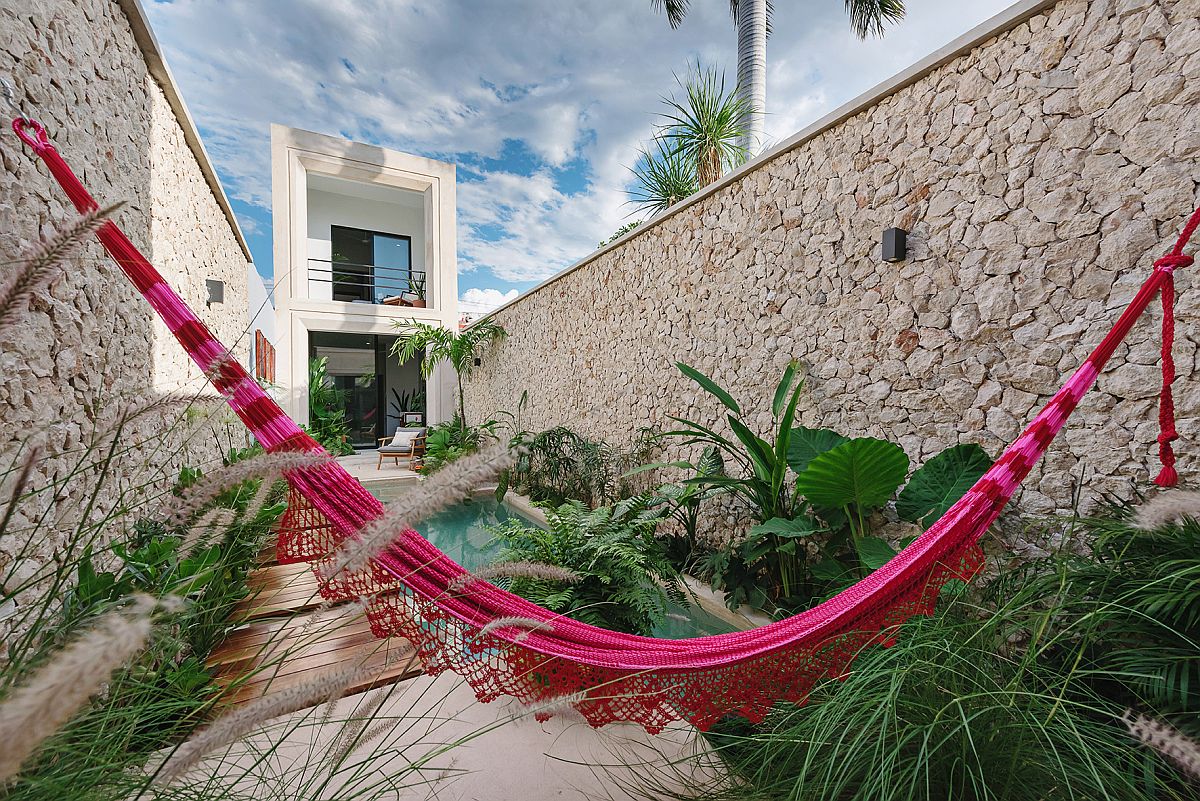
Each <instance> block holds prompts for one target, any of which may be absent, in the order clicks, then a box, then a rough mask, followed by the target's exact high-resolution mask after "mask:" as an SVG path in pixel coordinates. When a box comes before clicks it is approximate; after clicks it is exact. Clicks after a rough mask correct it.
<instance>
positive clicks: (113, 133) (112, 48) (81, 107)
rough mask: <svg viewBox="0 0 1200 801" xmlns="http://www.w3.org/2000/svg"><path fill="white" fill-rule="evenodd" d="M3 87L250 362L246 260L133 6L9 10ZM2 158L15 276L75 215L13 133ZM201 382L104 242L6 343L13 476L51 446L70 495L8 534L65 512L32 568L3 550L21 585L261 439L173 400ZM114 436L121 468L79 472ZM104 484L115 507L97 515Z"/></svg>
mask: <svg viewBox="0 0 1200 801" xmlns="http://www.w3.org/2000/svg"><path fill="white" fill-rule="evenodd" d="M0 76H3V77H5V78H8V79H9V80H10V81H12V83H13V84H15V85H16V87H17V89H18V93H19V102H20V103H21V104H22V105H23V106H25V108H26V109H27V113H29V114H31V115H34V116H36V117H37V118H38V119H40V120H41V121H42V122H43V123H45V125H46V128H47V129H48V131H49V133H50V136H51V138H52V139H53V141H54V142H55V144H56V146H57V147H58V148H59V150H60V151H61V152H62V153H63V154H64V155H65V157H66V158H67V160H68V162H69V163H71V164H72V165H73V167H74V168H75V169H76V172H77V173H78V174H79V175H80V177H81V178H82V179H83V181H84V183H85V184H87V185H88V186H89V187H90V189H91V190H92V192H93V193H94V194H95V195H96V196H97V197H98V198H99V199H100V200H101V202H113V201H117V200H121V201H124V202H125V206H124V207H123V208H122V209H121V210H120V212H119V213H118V216H117V221H118V222H119V224H120V225H121V226H122V227H123V228H124V230H125V232H126V233H127V234H128V235H129V237H130V238H131V239H132V240H133V242H134V244H135V245H137V246H138V247H139V248H140V249H141V250H142V251H143V253H145V254H146V255H147V256H148V257H149V258H150V260H151V261H152V262H154V263H156V265H157V266H158V267H159V269H160V270H161V271H162V272H163V273H164V275H165V276H166V277H167V279H168V280H169V281H170V282H171V284H172V286H174V287H175V288H176V289H177V290H178V291H179V292H180V293H181V294H182V295H183V297H184V298H185V299H186V300H187V301H188V302H189V303H191V304H192V305H193V307H194V308H196V309H197V311H198V313H200V314H201V316H202V317H204V318H206V320H207V321H208V322H209V323H210V325H211V326H212V328H213V330H214V332H215V333H216V334H217V335H218V336H220V337H222V338H223V339H224V340H225V341H226V342H227V343H230V344H232V343H237V347H236V348H235V352H236V353H237V355H238V356H239V358H241V359H242V360H243V361H244V360H245V359H246V353H247V345H246V342H247V337H246V335H245V330H246V327H247V325H248V319H247V317H248V315H247V303H246V263H247V258H246V255H245V253H244V252H243V250H242V248H241V246H240V244H239V239H238V236H237V234H236V233H235V231H234V229H233V228H232V227H231V225H230V222H229V221H228V219H227V218H226V216H225V215H224V213H223V210H222V208H221V206H220V205H219V204H218V201H217V198H216V196H215V195H214V193H213V190H212V188H211V187H210V186H209V184H208V183H206V180H205V176H204V175H203V173H202V171H201V168H200V164H199V162H198V160H197V156H196V154H195V153H194V152H193V151H192V150H191V149H190V148H189V147H188V143H187V142H186V141H185V138H184V132H183V128H182V127H181V123H180V120H179V119H178V118H177V117H176V115H175V114H174V113H173V111H172V108H171V105H170V104H169V103H168V98H167V95H166V93H165V92H164V88H163V87H162V86H160V84H159V83H158V82H157V81H156V79H155V77H154V76H153V75H152V73H151V70H150V68H149V66H148V63H147V55H146V54H145V53H144V52H143V51H142V50H141V49H140V48H139V45H138V44H137V43H136V41H135V35H134V29H133V28H132V27H131V20H130V18H128V17H127V16H126V14H125V13H124V12H123V11H122V9H121V7H120V6H118V4H117V3H116V2H114V1H113V0H47V2H39V3H28V2H20V1H19V0H0ZM167 91H173V89H171V88H170V87H168V90H167ZM7 117H8V115H7V111H6V112H5V124H4V129H3V130H4V131H8V125H7ZM0 157H2V158H3V168H4V169H3V172H2V174H0V231H3V238H2V240H0V251H3V256H2V257H0V259H2V260H3V262H4V264H6V265H10V266H9V267H8V268H7V269H11V263H12V260H13V259H14V258H16V256H17V254H18V253H19V252H20V251H21V250H22V249H24V248H25V247H27V246H29V245H30V244H31V243H33V242H35V241H36V239H37V237H38V236H39V234H41V233H43V232H46V231H48V230H49V229H50V228H51V227H52V226H53V225H54V224H55V223H56V222H58V221H62V220H64V219H67V218H68V217H69V216H71V215H72V213H73V212H72V210H70V209H69V208H68V204H67V201H66V200H65V198H64V196H63V194H62V192H61V190H60V189H59V188H58V186H57V185H56V184H55V183H54V182H53V180H52V179H51V177H50V176H49V173H48V172H47V171H46V169H45V167H44V166H42V165H41V164H40V163H39V162H38V161H36V160H35V159H34V158H33V157H32V156H31V155H30V154H29V153H27V152H23V150H22V148H21V147H20V145H19V143H18V141H17V140H16V138H15V137H14V136H12V134H11V133H3V132H0ZM206 278H216V279H219V280H223V281H224V282H225V303H224V304H223V306H214V307H213V308H212V309H211V310H206V309H205V305H204V301H205V298H206V294H205V284H204V279H206ZM201 379H202V377H201V376H200V374H199V372H198V371H197V370H196V369H195V368H194V367H192V366H191V365H190V363H189V362H188V361H187V359H186V356H185V355H184V354H183V351H182V350H181V349H180V348H179V346H178V345H177V344H176V343H175V341H174V340H173V339H172V338H170V335H169V333H168V332H167V331H166V329H165V327H164V326H162V324H161V323H159V322H158V321H157V319H156V318H154V317H153V315H152V312H151V309H150V307H149V306H148V305H147V304H146V302H145V300H143V299H142V297H141V296H140V295H139V294H138V293H137V292H135V291H134V289H133V288H132V286H131V285H130V283H129V281H128V280H127V279H126V278H125V276H124V275H123V274H122V273H121V271H120V270H119V269H118V268H117V267H116V266H115V265H113V264H112V263H111V262H110V261H109V260H108V258H107V257H106V256H105V255H104V253H103V251H102V250H101V248H100V247H99V246H98V245H95V244H93V245H91V246H89V247H88V248H87V250H86V251H85V252H84V253H83V254H82V255H81V256H80V257H79V258H77V259H74V260H73V261H72V262H71V267H70V270H69V271H68V273H67V275H66V277H65V278H63V279H62V280H61V281H59V282H58V284H57V285H56V286H55V287H54V288H53V289H52V290H51V292H50V293H49V294H48V295H47V296H46V297H41V298H38V299H36V300H35V302H34V303H33V304H32V308H31V309H30V311H29V314H28V315H27V316H26V317H25V319H24V320H23V321H21V322H20V323H19V324H18V325H15V326H12V327H9V328H6V329H4V330H3V331H0V424H2V428H0V473H2V472H4V471H9V470H10V467H11V466H12V465H14V464H17V463H19V462H20V460H21V459H22V458H23V453H25V452H26V451H25V449H26V448H27V447H28V446H29V445H31V444H37V445H40V446H42V447H43V448H44V450H45V454H46V455H45V458H43V459H42V460H41V461H40V462H38V464H37V465H36V467H35V469H34V473H33V479H32V482H31V486H32V487H33V488H37V489H42V490H45V489H51V490H53V491H52V492H50V491H44V492H41V493H39V494H38V495H37V496H36V497H34V498H32V499H30V500H29V501H27V502H26V503H24V504H23V505H22V506H21V508H20V511H19V513H18V516H17V518H16V520H15V521H14V523H13V526H14V528H13V529H10V531H9V532H7V533H8V534H12V533H13V532H14V531H15V530H24V528H27V527H29V526H31V525H32V522H31V521H32V520H33V519H34V517H35V516H36V515H38V514H41V513H42V512H44V511H45V510H47V509H51V510H52V512H53V516H52V518H51V520H52V521H53V522H52V524H49V525H43V531H42V533H41V534H40V536H39V537H38V538H37V539H38V541H37V543H36V547H34V548H33V549H32V550H30V549H28V548H27V549H25V551H24V552H23V558H22V559H21V560H20V561H19V562H18V561H16V560H15V553H14V550H13V549H14V548H17V547H18V545H17V543H18V538H15V537H12V536H7V537H5V542H6V543H7V545H5V544H0V578H3V580H4V589H5V590H10V589H12V588H14V587H15V586H17V585H19V584H20V583H21V582H22V581H23V580H25V579H27V578H28V577H29V576H30V575H31V574H32V573H33V572H34V571H36V570H38V569H42V568H45V567H46V565H47V563H48V561H49V559H50V557H51V556H53V555H54V554H55V553H56V552H57V550H58V549H59V548H60V547H61V545H62V543H63V542H64V541H65V539H66V538H67V537H68V536H69V533H70V530H71V529H72V527H74V526H76V525H77V524H78V523H79V522H80V521H81V520H84V519H90V520H97V519H100V518H101V517H102V516H103V515H105V514H107V513H108V512H109V511H111V510H112V509H114V508H119V507H120V506H121V505H129V504H133V505H136V504H138V503H141V502H143V501H144V499H145V498H147V497H153V496H154V495H156V494H157V493H160V492H162V491H163V489H164V488H165V486H166V482H165V479H167V478H171V477H174V476H175V475H176V473H177V471H178V469H179V467H180V466H181V465H182V464H185V463H186V464H196V465H201V466H203V465H209V464H211V463H213V462H214V460H215V459H216V458H217V457H218V456H219V454H220V453H221V452H222V451H223V450H224V449H226V448H228V447H230V446H231V445H241V444H245V442H246V438H245V434H244V433H243V430H242V429H241V427H240V425H239V424H236V421H235V420H233V419H232V417H231V416H230V415H228V414H227V413H224V412H223V411H221V409H222V405H221V404H218V403H213V402H202V403H201V404H200V406H199V407H193V408H192V409H190V410H188V411H186V412H185V411H184V410H183V409H182V408H181V407H180V406H179V405H178V404H174V403H166V402H165V399H164V396H163V393H164V392H166V391H172V392H177V391H191V392H200V393H201V395H202V396H203V382H202V380H201ZM209 399H210V400H211V396H209ZM133 409H144V410H146V411H144V412H142V413H140V414H138V415H137V416H136V417H135V418H134V419H133V420H132V421H130V422H129V423H128V424H127V425H126V426H125V427H124V429H123V430H122V431H121V432H120V434H119V436H117V437H115V440H114V434H115V431H114V426H115V423H116V421H117V420H118V419H119V417H120V416H121V414H122V412H128V411H129V410H133ZM114 441H115V442H116V443H117V446H116V457H115V458H114V459H113V460H112V463H111V464H110V465H109V467H108V468H107V469H105V470H98V469H95V468H93V469H88V470H82V471H80V470H78V467H79V465H80V464H81V463H82V462H84V461H85V460H86V459H87V458H89V457H88V453H89V450H90V451H91V453H92V456H93V457H94V456H95V454H96V453H97V452H96V450H95V449H96V448H97V447H100V448H104V447H108V446H109V445H111V444H112V443H113V442H114ZM10 474H11V471H10ZM97 482H102V483H101V485H100V486H101V491H100V493H99V494H98V496H97V498H98V504H97V505H96V506H95V507H94V508H91V509H90V510H88V511H85V509H87V508H88V507H87V504H88V499H89V498H90V497H91V496H92V493H93V491H94V490H95V489H96V486H97ZM128 522H129V521H124V523H122V522H121V521H117V522H116V523H114V524H113V525H112V530H113V531H118V530H120V528H121V527H122V525H124V524H127V523H128ZM103 536H108V532H107V531H104V532H103V533H102V537H103Z"/></svg>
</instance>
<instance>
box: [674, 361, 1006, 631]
mask: <svg viewBox="0 0 1200 801" xmlns="http://www.w3.org/2000/svg"><path fill="white" fill-rule="evenodd" d="M677 367H678V368H679V370H680V371H681V372H682V373H683V374H684V375H685V376H687V377H688V378H690V379H691V380H692V381H694V382H695V383H696V384H698V385H699V386H700V387H701V388H702V389H704V390H705V391H706V392H708V393H709V394H711V395H712V396H713V397H715V398H716V399H717V400H718V401H720V402H721V404H722V405H723V406H724V407H725V409H726V415H725V420H726V422H727V423H728V426H729V428H730V430H731V431H732V433H733V436H732V437H727V436H725V435H723V434H720V433H718V432H717V431H716V430H715V429H714V428H712V427H711V426H708V425H705V424H703V423H700V422H697V421H694V420H688V419H684V418H678V417H672V418H671V419H672V420H674V421H675V422H676V423H678V424H679V427H678V428H676V429H674V430H672V431H668V432H665V433H664V434H663V436H664V437H669V438H672V439H674V440H676V441H677V442H679V443H680V444H683V445H702V446H704V447H705V448H706V449H713V450H714V451H716V452H717V453H719V454H720V455H721V457H722V458H723V459H724V461H725V463H726V464H729V465H732V466H734V467H735V468H736V470H737V473H738V474H732V473H730V474H721V475H696V476H693V477H692V478H689V479H686V480H685V483H688V484H696V485H700V486H702V487H710V488H721V489H724V490H726V491H728V492H729V493H731V494H733V495H734V496H736V497H737V498H739V499H740V500H741V501H742V502H743V503H745V504H746V506H747V507H748V508H749V510H750V513H751V515H752V516H753V518H754V520H755V524H754V525H752V526H751V527H750V529H749V531H748V533H747V536H746V538H745V539H743V540H741V541H740V542H737V543H734V544H730V545H729V546H727V547H725V548H722V549H719V550H717V551H715V552H713V553H711V554H709V555H708V557H707V558H706V559H705V560H704V563H703V566H702V568H701V572H702V573H704V574H706V575H707V577H708V578H709V579H710V580H711V581H712V582H713V586H714V587H715V588H716V589H720V590H724V591H725V592H726V597H727V601H728V603H729V605H730V606H731V607H736V606H738V605H740V604H743V603H749V604H751V605H753V606H758V607H762V608H767V607H769V606H771V605H773V604H774V605H779V606H782V607H785V608H789V609H794V608H797V607H804V606H808V605H809V604H811V602H812V600H813V599H815V598H819V597H821V596H823V595H825V594H828V593H829V592H831V591H835V590H838V589H840V588H842V587H844V586H846V585H847V584H848V583H850V582H851V581H853V580H854V579H855V578H856V577H859V576H862V575H863V574H865V573H866V572H868V571H871V570H874V569H876V568H878V567H880V566H881V565H883V564H884V563H886V562H887V561H888V560H889V559H891V558H892V556H894V555H895V553H896V552H895V550H894V549H893V548H892V546H891V545H889V543H888V542H887V541H886V539H884V538H883V537H881V536H878V535H877V534H876V533H874V532H873V531H872V527H871V524H870V520H871V516H872V515H873V514H874V513H876V512H878V511H879V510H881V509H882V508H883V507H884V506H885V505H886V504H887V503H888V502H889V501H891V500H892V498H893V497H894V496H895V495H896V492H897V490H899V489H900V485H901V484H903V483H904V479H905V476H906V475H907V473H908V466H909V462H908V457H907V456H906V455H905V454H904V451H903V449H902V448H900V446H898V445H896V444H894V443H891V442H886V441H884V440H880V439H874V438H871V437H859V438H855V439H850V438H847V437H844V436H842V435H841V434H838V433H837V432H834V431H830V430H827V429H810V428H806V427H804V426H796V425H794V423H795V416H796V407H797V404H798V402H799V398H800V392H801V390H802V389H803V382H802V381H800V380H799V379H798V376H797V363H796V362H794V361H793V362H791V363H789V364H788V366H787V367H786V368H785V369H784V372H783V376H782V378H781V379H780V381H779V383H778V384H777V385H776V387H775V392H774V394H773V397H772V402H771V414H772V418H773V425H772V429H771V433H770V439H764V438H762V437H760V436H758V435H757V434H755V433H754V431H753V430H752V429H751V427H750V426H749V425H748V424H747V423H746V422H745V421H744V420H743V419H742V417H743V412H742V408H741V406H740V405H739V404H738V402H737V401H736V400H735V399H734V398H733V396H732V395H731V394H730V393H729V392H728V391H727V390H725V389H724V388H723V387H721V386H719V385H718V384H717V383H716V382H714V381H713V380H712V379H710V378H709V377H708V376H705V375H704V374H703V373H701V372H699V371H698V370H696V369H695V368H692V367H689V366H688V365H686V364H682V363H679V364H677ZM990 465H991V460H990V459H989V458H988V457H987V455H986V454H985V453H984V452H983V449H982V448H980V447H979V446H977V445H970V444H968V445H958V446H955V447H952V448H949V449H947V450H946V451H944V452H943V453H941V454H938V455H937V456H935V457H933V458H932V459H930V460H929V461H928V462H926V464H925V465H923V466H922V467H921V468H920V469H919V470H917V471H916V472H915V473H914V474H913V476H912V479H911V481H910V482H909V485H908V486H907V487H905V489H904V491H903V492H901V493H900V496H899V497H898V498H897V502H896V508H897V513H898V514H899V515H900V516H901V517H902V518H903V519H906V520H909V521H912V522H925V521H931V520H933V519H935V518H936V517H937V516H940V515H941V514H943V513H944V512H945V510H946V509H948V508H949V507H950V505H951V504H953V503H954V502H955V501H956V500H958V498H960V497H962V495H963V493H965V492H966V491H967V489H969V488H970V486H971V485H972V484H973V483H974V482H975V481H976V480H977V479H978V478H979V477H980V476H982V475H983V473H984V472H985V471H986V470H987V468H988V467H989V466H990ZM666 466H675V467H678V466H681V465H680V463H671V464H667V465H661V464H660V465H650V467H666Z"/></svg>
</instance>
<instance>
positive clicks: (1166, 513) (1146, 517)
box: [1133, 490, 1200, 531]
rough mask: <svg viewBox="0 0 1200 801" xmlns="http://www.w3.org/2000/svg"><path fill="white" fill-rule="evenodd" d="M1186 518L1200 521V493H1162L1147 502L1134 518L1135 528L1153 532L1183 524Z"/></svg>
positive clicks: (1188, 491) (1179, 491)
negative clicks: (1164, 527)
mask: <svg viewBox="0 0 1200 801" xmlns="http://www.w3.org/2000/svg"><path fill="white" fill-rule="evenodd" d="M1185 517H1190V518H1192V519H1194V520H1200V492H1196V491H1195V490H1172V491H1168V492H1160V493H1159V494H1158V495H1155V496H1154V497H1153V498H1151V499H1150V500H1148V501H1146V502H1145V503H1144V504H1142V505H1141V507H1140V508H1139V509H1138V511H1137V514H1136V515H1135V516H1134V518H1133V525H1134V527H1135V528H1140V529H1142V530H1143V531H1153V530H1154V529H1156V528H1162V527H1163V526H1169V525H1174V524H1176V523H1179V522H1182V520H1183V519H1184V518H1185Z"/></svg>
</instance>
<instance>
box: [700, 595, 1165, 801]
mask: <svg viewBox="0 0 1200 801" xmlns="http://www.w3.org/2000/svg"><path fill="white" fill-rule="evenodd" d="M949 594H952V593H943V599H942V607H943V608H941V609H940V610H939V611H938V612H937V613H936V615H935V616H934V617H933V618H932V619H916V620H913V621H910V622H909V623H907V624H905V625H904V626H903V630H902V631H901V632H900V636H899V638H898V641H897V643H896V645H894V646H893V647H891V648H880V647H870V648H868V650H866V651H865V652H863V653H862V654H860V655H859V656H858V657H857V659H856V661H855V662H854V665H853V667H852V668H851V669H850V670H849V671H847V673H846V676H845V677H844V680H843V681H825V682H822V683H820V684H818V686H817V687H816V688H815V689H814V691H813V693H812V696H811V697H810V699H809V701H808V703H807V704H806V705H805V706H803V707H798V706H794V705H784V704H781V705H779V706H778V707H776V709H775V711H774V712H773V713H772V714H771V715H770V716H768V718H767V720H766V721H764V722H763V724H761V725H758V726H751V725H749V724H746V723H745V721H743V720H740V719H737V720H732V719H731V720H730V721H728V722H727V723H725V724H722V725H720V726H719V727H718V728H717V730H716V731H715V732H714V733H712V734H710V735H709V738H710V742H712V743H713V744H714V745H715V746H716V748H717V750H718V752H719V753H720V755H721V757H722V758H723V761H724V763H725V764H726V765H727V766H728V769H729V772H728V773H727V774H726V775H725V776H724V777H723V781H722V782H721V785H722V786H721V787H719V788H713V787H703V788H697V792H696V793H695V795H694V797H695V798H704V799H795V800H796V801H860V800H861V801H868V799H869V801H888V800H889V799H905V801H910V800H912V799H923V800H927V801H935V800H938V801H940V799H948V798H972V799H996V800H997V801H1023V800H1024V799H1029V801H1035V800H1036V801H1053V800H1054V799H1078V798H1110V799H1129V800H1130V801H1134V800H1135V799H1146V801H1149V799H1162V798H1182V797H1187V795H1186V791H1184V793H1185V794H1184V795H1180V793H1179V791H1180V789H1181V788H1180V786H1179V780H1178V779H1177V778H1176V777H1175V776H1174V775H1173V772H1172V769H1171V768H1170V767H1169V766H1168V765H1166V764H1165V763H1164V762H1163V761H1161V759H1160V758H1158V757H1156V755H1154V754H1153V753H1151V752H1149V751H1145V750H1142V749H1140V748H1138V747H1137V746H1136V745H1135V743H1134V741H1133V740H1132V739H1131V738H1130V737H1129V734H1128V732H1127V731H1126V730H1125V729H1124V727H1123V726H1121V724H1120V718H1121V715H1122V709H1123V708H1122V706H1121V704H1120V703H1117V702H1114V701H1113V700H1111V699H1109V698H1106V697H1105V696H1104V695H1103V694H1101V693H1098V692H1096V691H1095V690H1094V689H1092V688H1091V687H1089V686H1088V684H1087V683H1086V682H1085V681H1083V680H1081V677H1080V675H1079V674H1078V673H1077V672H1072V671H1071V670H1066V671H1061V670H1059V669H1057V666H1055V665H1050V664H1047V663H1046V661H1045V660H1043V659H1039V657H1038V652H1037V649H1036V648H1025V649H1018V648H1013V647H1012V646H1011V645H1009V643H1008V641H1007V640H1008V637H1009V636H1010V635H1011V634H1012V629H1013V624H1014V623H1016V622H1017V621H1019V620H1021V619H1022V618H1023V617H1024V615H1025V613H1026V612H1027V611H1030V610H1028V609H1026V608H1025V607H1024V603H1025V602H1019V603H1017V604H1008V605H1005V606H1002V607H1001V608H1000V609H998V610H996V611H991V610H988V609H984V608H979V607H977V606H975V605H974V604H972V603H971V602H970V601H968V600H967V599H966V598H965V597H963V596H962V594H961V593H960V594H959V597H957V598H954V599H952V600H949V599H947V598H946V596H947V595H949ZM948 600H949V602H947V601H948Z"/></svg>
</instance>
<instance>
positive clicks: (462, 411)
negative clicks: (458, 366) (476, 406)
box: [454, 370, 467, 428]
mask: <svg viewBox="0 0 1200 801" xmlns="http://www.w3.org/2000/svg"><path fill="white" fill-rule="evenodd" d="M454 375H455V376H457V377H458V419H459V422H461V423H462V427H463V428H466V427H467V404H466V401H465V400H464V399H463V385H462V373H460V372H458V371H457V370H455V371H454Z"/></svg>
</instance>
